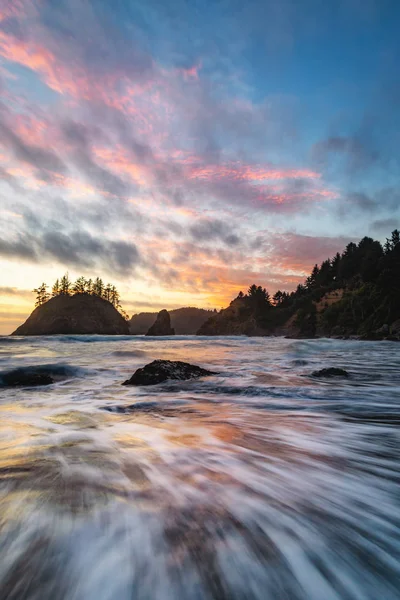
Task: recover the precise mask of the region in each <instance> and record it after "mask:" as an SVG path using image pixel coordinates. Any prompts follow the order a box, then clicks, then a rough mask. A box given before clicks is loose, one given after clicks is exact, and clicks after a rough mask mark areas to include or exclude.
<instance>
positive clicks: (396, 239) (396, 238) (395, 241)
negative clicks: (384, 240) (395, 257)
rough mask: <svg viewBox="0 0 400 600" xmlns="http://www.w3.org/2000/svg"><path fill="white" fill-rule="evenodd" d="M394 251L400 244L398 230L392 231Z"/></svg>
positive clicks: (399, 232)
mask: <svg viewBox="0 0 400 600" xmlns="http://www.w3.org/2000/svg"><path fill="white" fill-rule="evenodd" d="M391 242H392V249H393V248H395V247H396V246H397V244H400V231H399V230H398V229H395V230H394V231H392V239H391Z"/></svg>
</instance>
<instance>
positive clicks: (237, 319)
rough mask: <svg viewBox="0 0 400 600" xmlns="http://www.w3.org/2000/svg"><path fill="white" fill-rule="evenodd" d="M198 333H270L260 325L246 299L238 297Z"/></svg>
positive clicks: (210, 319)
mask: <svg viewBox="0 0 400 600" xmlns="http://www.w3.org/2000/svg"><path fill="white" fill-rule="evenodd" d="M197 335H268V331H267V330H266V329H264V328H262V327H260V326H259V324H258V323H257V320H256V318H255V315H254V313H253V311H252V309H251V307H249V305H248V302H246V299H245V298H239V297H238V298H235V299H234V300H232V302H231V303H230V305H229V306H228V307H227V308H225V309H223V310H220V311H219V312H218V313H216V314H214V315H212V316H211V317H210V318H209V319H208V320H207V321H206V322H205V323H203V325H202V326H201V327H200V328H199V330H198V331H197Z"/></svg>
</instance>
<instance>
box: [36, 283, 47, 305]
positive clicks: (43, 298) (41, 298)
mask: <svg viewBox="0 0 400 600" xmlns="http://www.w3.org/2000/svg"><path fill="white" fill-rule="evenodd" d="M33 291H34V292H35V294H36V301H35V306H41V305H42V304H45V302H47V300H48V299H49V298H50V295H49V294H48V293H47V285H46V284H45V283H42V285H40V286H39V287H37V288H35V289H34V290H33Z"/></svg>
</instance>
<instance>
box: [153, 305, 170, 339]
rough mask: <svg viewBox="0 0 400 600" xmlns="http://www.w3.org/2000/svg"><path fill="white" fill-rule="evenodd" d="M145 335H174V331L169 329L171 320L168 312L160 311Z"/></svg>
mask: <svg viewBox="0 0 400 600" xmlns="http://www.w3.org/2000/svg"><path fill="white" fill-rule="evenodd" d="M146 335H175V330H174V329H172V327H171V318H170V316H169V312H168V311H167V310H165V308H164V309H163V310H160V312H159V313H158V315H157V319H156V320H155V322H154V323H153V325H152V326H151V327H150V329H149V330H148V332H147V333H146Z"/></svg>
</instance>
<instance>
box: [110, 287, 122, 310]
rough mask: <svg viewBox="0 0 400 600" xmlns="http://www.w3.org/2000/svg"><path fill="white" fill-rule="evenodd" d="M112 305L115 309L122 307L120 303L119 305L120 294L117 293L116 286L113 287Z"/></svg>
mask: <svg viewBox="0 0 400 600" xmlns="http://www.w3.org/2000/svg"><path fill="white" fill-rule="evenodd" d="M110 301H111V304H112V305H113V306H114V307H115V308H119V307H120V303H119V293H118V291H117V288H116V287H115V285H113V286H111V300H110Z"/></svg>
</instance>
